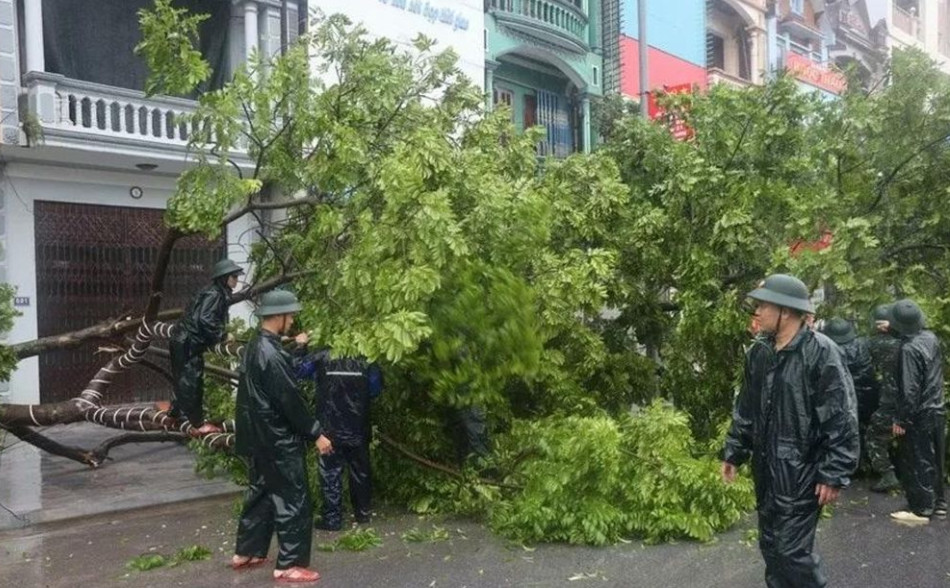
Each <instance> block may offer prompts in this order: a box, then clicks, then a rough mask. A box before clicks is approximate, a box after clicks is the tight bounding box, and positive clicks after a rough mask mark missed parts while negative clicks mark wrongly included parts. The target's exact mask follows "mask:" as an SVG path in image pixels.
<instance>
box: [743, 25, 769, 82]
mask: <svg viewBox="0 0 950 588" xmlns="http://www.w3.org/2000/svg"><path fill="white" fill-rule="evenodd" d="M746 30H747V31H748V33H749V78H750V80H749V81H751V82H752V83H753V84H755V85H759V84H761V83H762V74H763V73H764V72H765V70H767V69H768V67H769V66H768V63H767V60H766V59H762V31H761V30H760V29H758V28H756V27H749V28H748V29H746Z"/></svg>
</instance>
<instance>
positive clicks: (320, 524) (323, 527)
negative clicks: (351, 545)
mask: <svg viewBox="0 0 950 588" xmlns="http://www.w3.org/2000/svg"><path fill="white" fill-rule="evenodd" d="M313 528H314V529H318V530H320V531H339V530H340V529H342V528H343V523H337V524H335V525H331V524H329V523H327V522H326V521H317V522H316V523H314V524H313Z"/></svg>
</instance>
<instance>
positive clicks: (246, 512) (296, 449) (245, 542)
mask: <svg viewBox="0 0 950 588" xmlns="http://www.w3.org/2000/svg"><path fill="white" fill-rule="evenodd" d="M235 427H236V437H237V439H236V442H235V450H236V452H237V453H238V454H239V455H242V456H244V457H246V458H248V462H249V464H250V468H249V469H250V472H249V480H250V486H249V487H248V490H247V494H246V496H245V501H244V509H243V511H242V513H241V520H240V522H239V524H238V538H237V546H236V549H235V553H236V554H237V555H242V556H253V557H264V556H265V555H266V554H267V548H268V546H269V545H270V540H271V535H272V534H273V533H274V531H276V532H277V544H278V554H277V566H276V567H277V569H289V568H292V567H296V566H301V567H306V566H308V565H310V546H311V538H312V530H311V526H312V524H313V504H312V502H311V498H310V489H309V485H308V483H307V471H306V461H305V457H306V453H307V451H309V450H311V448H312V446H313V443H314V442H315V441H316V439H317V437H319V436H320V435H321V434H322V428H321V426H320V423H319V421H317V419H315V418H314V417H313V416H312V414H311V412H310V410H309V408H308V407H307V405H306V403H305V402H304V401H303V399H302V398H301V397H300V393H299V390H298V389H297V383H296V379H295V377H294V369H293V360H292V358H291V356H290V355H289V354H288V353H287V352H286V351H284V350H283V348H282V347H281V344H280V337H279V336H277V335H275V334H273V333H269V332H267V331H261V333H260V334H259V335H258V336H256V337H254V338H253V339H252V340H251V341H250V342H249V343H248V345H247V348H246V350H245V352H244V360H243V362H242V365H241V368H240V381H239V384H238V394H237V414H236V417H235Z"/></svg>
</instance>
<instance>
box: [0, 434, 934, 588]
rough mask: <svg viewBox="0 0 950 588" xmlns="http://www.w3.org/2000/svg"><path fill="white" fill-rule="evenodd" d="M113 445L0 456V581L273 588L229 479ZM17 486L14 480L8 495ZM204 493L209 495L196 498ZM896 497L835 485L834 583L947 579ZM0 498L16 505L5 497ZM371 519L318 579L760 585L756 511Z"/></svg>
mask: <svg viewBox="0 0 950 588" xmlns="http://www.w3.org/2000/svg"><path fill="white" fill-rule="evenodd" d="M67 429H68V428H67ZM59 434H63V433H59ZM69 434H70V435H74V439H78V440H85V441H88V439H87V438H84V437H83V436H84V435H90V434H92V433H91V432H90V431H88V430H84V429H78V430H76V431H74V432H72V433H69ZM13 449H14V450H20V451H22V450H23V449H22V447H21V446H15V447H14V448H13ZM122 450H125V451H128V452H129V454H128V455H124V454H121V453H117V454H116V457H117V458H120V459H117V461H115V462H113V463H110V464H108V465H107V466H105V467H104V468H101V469H100V470H97V471H88V470H84V469H83V468H81V467H80V466H74V465H72V464H69V462H64V460H62V459H60V458H53V457H49V456H42V457H41V458H40V460H39V464H40V466H41V468H40V469H41V472H40V473H41V476H42V484H39V485H37V480H36V479H35V478H33V481H32V482H31V481H29V480H23V479H20V480H12V479H11V478H10V476H11V473H14V474H16V475H22V474H23V470H19V471H18V472H14V471H13V470H11V469H9V468H10V462H11V461H12V460H9V459H8V458H9V456H8V455H7V454H6V452H4V453H3V454H2V457H0V501H8V500H12V498H13V497H17V500H19V502H18V503H16V504H13V505H12V506H19V507H21V509H20V510H19V511H17V510H16V509H13V508H11V510H13V511H14V512H17V517H20V518H16V517H12V515H11V516H10V518H11V519H12V522H13V523H14V524H8V525H7V527H6V529H7V530H4V531H2V532H0V587H4V588H5V587H18V588H20V587H22V588H26V587H30V588H32V587H38V588H39V587H50V588H55V587H63V588H67V587H68V588H74V587H77V586H89V587H97V588H99V587H102V588H109V587H152V586H154V587H156V588H158V587H162V588H164V587H167V586H188V587H191V588H219V587H223V586H273V585H274V582H273V581H272V579H271V575H270V574H271V568H270V567H264V568H259V569H256V570H250V571H243V572H234V571H232V570H230V569H229V568H228V567H227V563H228V560H229V558H230V555H231V552H232V549H233V540H234V528H235V522H234V521H235V513H236V510H235V509H236V508H237V505H238V502H239V497H238V495H237V494H235V492H234V490H235V488H234V487H233V486H232V485H230V484H229V483H227V482H224V481H221V480H217V481H207V480H202V479H201V478H199V477H197V476H195V475H194V474H193V472H192V462H191V459H190V457H189V456H188V454H187V452H186V450H185V449H184V448H182V447H179V446H176V445H163V446H159V447H155V446H152V447H141V446H140V447H137V448H136V447H123V448H120V449H119V450H118V451H122ZM21 467H23V466H21ZM112 470H118V472H116V471H112ZM30 484H33V486H30ZM13 485H18V486H19V488H20V489H19V490H17V491H16V492H11V490H10V489H9V488H10V487H11V486H13ZM28 488H32V489H33V493H34V494H37V495H38V496H39V497H40V499H41V502H42V504H41V505H40V506H39V507H38V508H22V507H25V506H30V505H29V504H27V501H25V499H24V498H23V497H24V496H26V495H27V494H26V491H27V489H28ZM201 493H206V494H205V495H206V496H207V497H205V498H200V499H195V497H196V495H200V494H201ZM70 504H72V505H74V506H75V508H74V510H73V511H70V509H69V505H70ZM110 505H111V507H110ZM32 506H33V507H36V504H35V502H34V504H33V505H32ZM901 506H902V499H901V497H899V496H880V495H876V494H872V493H870V492H868V491H867V490H866V486H865V485H864V484H861V483H859V484H858V485H857V486H856V487H855V488H853V489H850V490H848V491H846V492H845V493H843V494H842V498H841V500H840V501H839V504H838V507H837V508H836V510H835V512H834V515H833V516H832V518H830V519H828V520H823V521H822V522H821V524H820V527H819V533H818V546H819V552H820V553H821V555H822V556H823V558H824V562H823V565H824V569H825V571H826V573H827V575H828V577H829V586H831V587H841V588H851V587H853V588H866V587H876V586H880V587H888V588H905V587H907V588H938V587H942V588H950V522H948V521H935V522H933V523H931V524H930V525H928V526H924V527H918V528H907V527H902V526H899V525H897V524H894V523H892V522H891V521H889V520H888V517H887V514H888V513H889V512H891V511H892V510H895V509H897V508H900V507H901ZM4 507H6V508H10V507H11V504H7V503H6V502H4ZM47 507H48V508H49V509H50V510H49V512H46V510H45V509H46V508H47ZM78 515H82V516H81V517H80V518H76V517H77V516H78ZM21 519H23V520H21ZM24 521H29V523H27V522H24ZM372 527H373V528H374V529H375V530H376V531H377V532H378V534H379V535H380V537H381V538H382V545H381V546H379V547H375V548H372V549H370V550H368V551H364V552H358V553H354V552H347V551H336V552H332V553H326V552H323V551H319V550H317V545H318V544H321V543H328V542H330V541H332V540H333V539H335V538H336V537H338V536H339V534H334V533H327V532H322V531H318V532H315V536H314V548H315V551H314V557H313V564H314V566H315V567H316V568H317V569H318V570H319V571H320V573H321V574H322V575H323V578H322V579H321V580H320V582H319V583H318V584H316V585H317V586H320V587H325V588H346V587H353V588H372V587H377V586H379V587H384V588H398V587H403V586H405V587H420V588H426V587H429V588H441V587H453V588H462V587H472V588H474V587H486V588H493V587H502V586H519V587H520V586H571V587H578V588H582V587H584V586H604V587H607V586H618V587H631V588H638V587H651V588H653V587H661V588H662V587H670V588H691V587H697V588H706V587H710V588H726V587H728V588H744V587H757V586H763V585H764V582H763V581H762V577H763V571H764V568H763V565H762V562H761V558H760V556H759V553H758V549H757V547H756V545H755V543H754V537H753V536H752V533H750V529H752V528H753V527H754V519H753V518H752V517H751V516H750V517H748V518H747V519H746V520H744V521H742V522H741V523H739V524H738V525H736V527H735V528H734V529H732V530H730V531H729V532H728V533H725V534H723V535H721V536H720V537H719V538H718V539H717V540H716V541H714V542H713V543H710V544H698V543H694V542H681V543H676V544H668V545H657V546H644V545H642V544H640V543H639V542H631V543H626V544H620V545H616V546H612V547H605V548H591V547H576V546H567V545H537V546H523V545H517V544H511V543H509V542H507V541H505V540H504V539H503V538H500V537H498V536H495V535H493V534H492V533H491V532H490V531H488V530H487V529H485V528H484V527H483V526H482V525H480V524H478V523H476V522H472V521H468V520H460V519H453V518H440V517H430V518H420V517H417V516H414V515H409V514H406V513H404V512H401V511H396V510H386V511H384V512H382V513H381V514H379V515H378V516H377V517H376V518H375V520H374V521H373V524H372ZM435 527H440V528H442V529H444V530H445V534H446V535H447V539H445V540H441V541H435V542H424V543H411V542H408V541H406V540H404V539H403V537H402V535H403V534H404V533H405V532H406V531H407V530H410V529H413V528H416V529H419V530H422V531H431V530H432V529H434V528H435ZM195 545H200V546H202V547H205V548H207V549H209V550H211V551H212V556H211V558H210V559H208V560H206V561H199V562H183V563H181V564H180V565H177V566H174V567H171V566H165V567H162V568H159V569H155V570H151V571H147V572H139V571H133V570H130V569H128V567H127V564H128V563H129V562H130V561H132V560H133V559H134V558H136V557H137V556H140V555H142V554H162V555H165V556H172V555H174V554H175V553H176V552H178V551H179V550H181V549H184V548H189V547H191V546H195ZM271 555H272V556H273V550H272V552H271Z"/></svg>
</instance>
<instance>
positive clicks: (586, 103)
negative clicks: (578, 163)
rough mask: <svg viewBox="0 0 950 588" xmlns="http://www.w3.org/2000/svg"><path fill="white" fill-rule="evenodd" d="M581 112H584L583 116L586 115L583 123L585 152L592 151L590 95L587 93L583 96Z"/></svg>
mask: <svg viewBox="0 0 950 588" xmlns="http://www.w3.org/2000/svg"><path fill="white" fill-rule="evenodd" d="M581 112H582V113H583V117H584V122H583V123H582V124H583V125H584V126H583V128H582V130H583V137H584V153H590V151H591V144H590V137H591V128H590V127H591V124H590V96H588V95H587V94H584V95H583V96H582V97H581Z"/></svg>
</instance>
